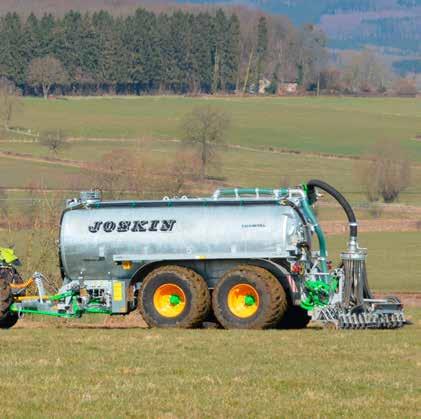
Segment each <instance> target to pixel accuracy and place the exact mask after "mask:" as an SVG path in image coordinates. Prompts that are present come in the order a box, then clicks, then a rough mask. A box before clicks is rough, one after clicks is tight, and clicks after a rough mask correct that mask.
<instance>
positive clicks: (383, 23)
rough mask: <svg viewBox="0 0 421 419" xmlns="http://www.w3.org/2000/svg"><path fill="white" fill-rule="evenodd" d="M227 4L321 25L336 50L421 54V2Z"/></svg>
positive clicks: (248, 0)
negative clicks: (374, 49) (367, 47)
mask: <svg viewBox="0 0 421 419" xmlns="http://www.w3.org/2000/svg"><path fill="white" fill-rule="evenodd" d="M193 2H194V3H202V4H203V3H215V1H206V0H193ZM226 3H231V4H232V3H241V4H246V5H248V6H252V7H258V8H261V9H263V10H265V11H267V12H269V13H279V14H284V15H287V16H288V17H289V18H290V19H291V20H292V21H293V22H294V23H296V24H304V23H318V24H320V25H321V27H322V28H323V30H324V31H325V32H326V34H327V35H328V37H329V40H330V46H331V47H334V48H340V49H360V48H362V47H364V46H365V45H367V44H369V45H374V46H377V47H381V48H384V49H386V50H385V51H384V52H386V53H389V54H393V55H413V54H420V53H421V29H420V28H421V0H318V1H313V0H231V1H229V2H226Z"/></svg>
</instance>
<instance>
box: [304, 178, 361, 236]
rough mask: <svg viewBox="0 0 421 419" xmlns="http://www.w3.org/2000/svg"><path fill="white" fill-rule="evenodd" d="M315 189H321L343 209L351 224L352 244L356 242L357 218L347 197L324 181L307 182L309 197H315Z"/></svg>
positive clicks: (313, 180)
mask: <svg viewBox="0 0 421 419" xmlns="http://www.w3.org/2000/svg"><path fill="white" fill-rule="evenodd" d="M315 188H319V189H322V190H324V191H325V192H327V193H328V194H329V195H331V196H332V197H333V198H334V199H335V200H336V201H337V202H338V203H339V205H340V206H341V207H342V208H343V210H344V211H345V214H346V216H347V218H348V222H349V238H350V242H355V241H356V239H357V235H358V225H357V219H356V218H355V214H354V210H353V209H352V207H351V205H350V204H349V202H348V201H347V200H346V199H345V197H344V196H343V195H342V194H341V193H340V192H339V191H337V190H336V189H335V188H334V187H333V186H330V185H329V184H328V183H326V182H323V181H322V180H317V179H312V180H309V181H308V182H307V191H308V194H309V196H312V195H313V196H314V195H315V193H316V192H315Z"/></svg>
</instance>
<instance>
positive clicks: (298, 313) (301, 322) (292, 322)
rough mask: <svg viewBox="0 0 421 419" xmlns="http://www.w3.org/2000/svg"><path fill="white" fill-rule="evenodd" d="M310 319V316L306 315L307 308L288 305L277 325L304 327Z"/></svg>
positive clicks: (282, 327)
mask: <svg viewBox="0 0 421 419" xmlns="http://www.w3.org/2000/svg"><path fill="white" fill-rule="evenodd" d="M310 320H311V317H310V316H309V315H308V311H307V310H304V309H303V308H301V307H300V306H292V305H290V306H289V307H288V310H287V311H286V313H285V316H284V317H283V318H282V320H281V321H280V322H279V325H278V327H279V328H280V329H305V328H306V327H307V325H308V323H309V322H310Z"/></svg>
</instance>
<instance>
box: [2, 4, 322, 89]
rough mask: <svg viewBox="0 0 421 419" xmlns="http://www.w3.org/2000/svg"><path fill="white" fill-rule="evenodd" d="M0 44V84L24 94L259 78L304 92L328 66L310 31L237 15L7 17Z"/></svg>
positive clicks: (238, 85)
mask: <svg viewBox="0 0 421 419" xmlns="http://www.w3.org/2000/svg"><path fill="white" fill-rule="evenodd" d="M0 39H1V43H0V77H4V78H7V79H8V80H9V81H11V82H13V83H14V84H15V85H16V86H17V87H18V88H19V89H20V90H21V91H22V92H23V94H44V95H46V94H47V93H48V92H55V93H63V94H98V93H109V94H113V93H116V94H142V93H150V92H157V91H159V92H174V93H198V92H202V93H215V92H219V91H221V92H234V91H242V92H248V91H249V90H253V88H254V89H257V86H258V82H259V80H260V79H261V78H262V77H263V76H266V77H268V78H270V79H271V80H275V81H278V82H279V81H291V80H292V81H295V80H298V82H299V84H301V85H303V86H306V87H308V86H310V85H315V84H316V83H317V81H318V79H319V76H320V72H321V70H322V68H323V67H324V65H325V63H326V60H327V53H326V40H325V37H324V35H323V33H322V32H321V31H319V30H318V29H317V28H315V27H313V26H311V25H307V26H305V27H303V28H296V27H294V26H293V25H292V24H291V23H290V22H289V21H288V20H287V19H286V18H284V17H271V16H267V15H264V14H262V13H256V12H244V11H241V10H240V13H239V14H237V13H235V12H234V11H224V10H223V9H217V10H216V11H215V12H212V13H211V12H199V13H192V12H190V11H181V10H177V11H174V12H171V13H154V12H151V11H148V10H146V9H143V8H139V9H137V10H136V11H135V12H134V13H133V14H131V15H128V16H124V17H122V16H113V15H112V14H110V13H109V12H107V11H99V12H95V13H84V14H81V13H80V12H77V11H70V12H68V13H66V14H64V15H63V16H62V17H57V16H53V15H51V14H45V15H44V16H40V17H37V16H36V15H34V14H30V15H29V16H28V17H27V18H26V19H24V18H23V17H21V16H20V15H18V14H16V13H8V14H6V15H4V16H2V17H1V18H0Z"/></svg>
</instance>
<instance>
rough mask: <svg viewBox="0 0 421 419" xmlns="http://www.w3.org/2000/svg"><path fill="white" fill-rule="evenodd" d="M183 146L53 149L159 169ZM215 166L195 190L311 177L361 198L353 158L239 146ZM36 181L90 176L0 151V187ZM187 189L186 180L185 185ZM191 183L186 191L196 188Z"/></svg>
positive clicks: (418, 194) (86, 144)
mask: <svg viewBox="0 0 421 419" xmlns="http://www.w3.org/2000/svg"><path fill="white" fill-rule="evenodd" d="M182 147H183V145H182V144H181V143H178V142H173V141H165V140H145V141H141V140H138V141H129V140H123V141H116V140H115V141H114V140H113V141H109V140H104V141H75V142H71V143H70V144H69V146H68V147H67V148H65V149H64V150H63V151H61V152H60V153H59V154H58V156H57V157H58V158H61V159H69V160H75V161H76V162H77V163H76V164H81V165H82V164H84V162H96V161H98V160H100V159H101V157H102V156H103V155H105V154H109V153H116V154H117V153H118V152H119V150H130V151H133V152H134V153H137V155H138V156H141V158H143V159H144V161H145V162H147V164H148V167H155V169H156V170H157V171H158V172H159V171H162V170H165V168H166V167H167V165H170V164H171V162H172V161H173V160H174V159H175V156H176V153H177V151H179V150H181V149H182ZM0 151H15V152H17V153H24V154H29V155H31V156H32V157H33V158H35V159H37V158H45V157H54V155H52V154H51V153H50V152H49V151H48V150H47V149H46V148H45V147H43V146H41V145H40V144H38V143H7V142H6V143H0ZM219 155H220V157H221V158H220V160H219V163H218V165H216V166H214V167H210V168H209V174H210V175H211V176H215V177H217V179H218V180H216V181H214V182H211V183H210V182H208V183H206V184H203V185H200V186H201V187H200V188H199V190H201V191H207V193H211V192H212V191H213V189H215V188H216V187H217V186H224V185H225V186H239V187H241V186H244V187H246V186H248V187H250V186H253V187H254V186H256V187H279V186H286V185H298V184H301V183H303V182H305V181H307V180H309V179H312V178H319V179H323V180H326V181H327V182H329V183H332V184H333V185H334V186H336V187H337V188H338V189H339V190H341V191H342V192H343V193H345V195H347V197H348V198H349V199H350V200H351V201H352V202H362V201H365V200H366V198H365V196H364V192H363V187H362V186H361V176H360V175H359V173H360V171H361V163H360V162H358V161H357V160H352V159H338V158H330V157H320V156H311V155H308V154H288V153H273V152H256V151H248V150H243V149H232V148H221V149H220V150H219ZM30 183H40V184H43V185H45V186H46V187H47V188H61V189H80V188H82V187H83V188H90V187H92V186H93V185H92V184H91V183H90V179H89V177H87V176H86V172H85V171H84V170H83V169H79V168H77V167H68V166H65V165H60V163H44V162H38V161H28V160H19V159H9V158H2V157H1V156H0V186H2V187H6V188H18V187H20V188H22V187H27V186H28V185H29V184H30ZM420 185H421V166H419V165H415V166H414V167H413V170H412V180H411V186H410V187H409V188H408V189H407V190H405V191H404V192H403V193H402V194H401V196H400V202H401V203H407V204H420V203H421V186H420ZM190 189H192V188H191V185H190ZM196 189H198V188H197V185H196V187H193V189H192V190H186V191H185V192H186V193H196Z"/></svg>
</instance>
